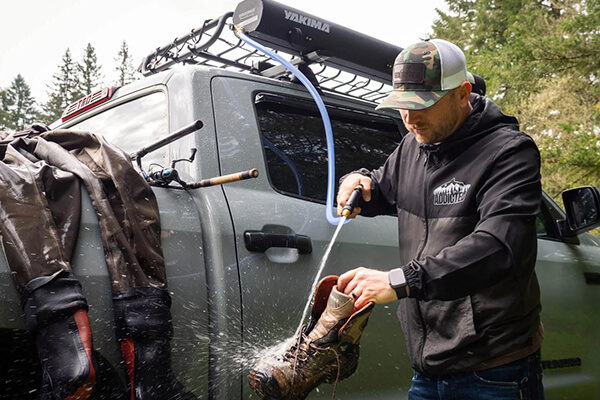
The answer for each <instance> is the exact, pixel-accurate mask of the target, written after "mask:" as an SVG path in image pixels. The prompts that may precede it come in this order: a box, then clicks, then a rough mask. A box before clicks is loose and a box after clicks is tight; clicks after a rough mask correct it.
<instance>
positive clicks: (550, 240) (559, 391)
mask: <svg viewBox="0 0 600 400" xmlns="http://www.w3.org/2000/svg"><path fill="white" fill-rule="evenodd" d="M564 219H565V215H564V213H563V212H562V210H561V209H560V208H559V206H558V205H557V204H556V203H555V202H554V201H553V200H552V199H550V197H549V196H547V195H544V201H543V202H542V213H541V214H540V216H539V217H538V223H537V225H538V256H537V264H536V273H537V276H538V280H539V282H540V287H541V293H542V322H543V324H544V342H543V343H542V365H543V367H544V388H545V394H546V398H547V399H549V400H552V399H600V339H599V338H600V313H599V312H598V305H599V304H600V238H598V237H597V236H593V235H590V234H582V235H579V236H577V237H573V238H562V237H561V235H560V233H559V231H558V226H557V224H556V221H557V220H564Z"/></svg>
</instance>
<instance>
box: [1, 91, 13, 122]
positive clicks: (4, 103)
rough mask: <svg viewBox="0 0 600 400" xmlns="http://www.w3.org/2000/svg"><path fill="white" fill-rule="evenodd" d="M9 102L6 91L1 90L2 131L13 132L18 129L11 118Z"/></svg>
mask: <svg viewBox="0 0 600 400" xmlns="http://www.w3.org/2000/svg"><path fill="white" fill-rule="evenodd" d="M7 100H8V99H7V97H6V90H0V130H13V129H15V128H16V126H15V124H14V123H13V122H12V119H11V118H10V112H9V111H8V104H7Z"/></svg>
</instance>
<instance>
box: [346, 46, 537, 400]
mask: <svg viewBox="0 0 600 400" xmlns="http://www.w3.org/2000/svg"><path fill="white" fill-rule="evenodd" d="M393 89H394V90H393V92H392V93H391V94H390V95H389V96H388V97H387V98H386V99H385V100H384V101H383V102H382V104H381V105H379V106H378V108H391V109H398V110H399V111H400V114H401V116H402V120H403V122H404V124H405V126H406V128H407V129H408V131H409V133H408V134H407V135H406V136H405V137H404V138H403V140H402V141H401V143H400V145H399V146H398V148H397V149H396V150H395V151H394V152H393V153H392V154H391V155H390V157H389V158H388V160H387V161H386V163H385V164H384V165H383V166H382V167H381V168H379V169H377V170H374V171H367V170H360V171H358V172H355V173H351V174H349V175H347V176H346V177H345V178H344V179H343V181H342V183H341V185H340V189H339V193H338V198H337V200H338V212H339V213H340V214H341V212H342V209H343V207H344V205H345V204H346V201H347V200H348V198H349V196H350V193H351V192H352V190H353V189H354V188H355V187H356V186H357V185H358V184H362V185H363V186H364V190H363V200H364V202H363V204H362V207H361V208H358V209H355V211H354V212H353V214H352V217H354V216H356V215H357V214H358V213H361V214H362V215H366V216H374V215H378V214H390V213H396V214H397V215H398V229H399V249H400V259H401V264H402V266H401V267H400V268H396V269H393V270H391V271H378V270H375V269H367V268H358V269H355V270H352V271H348V272H346V273H345V274H343V275H342V276H340V278H339V280H338V282H337V287H338V289H339V290H340V291H341V292H343V293H345V294H347V295H351V296H352V297H354V298H355V307H356V308H361V307H363V306H364V305H366V304H368V303H369V302H374V303H376V304H383V303H388V302H391V301H394V300H397V299H401V300H400V303H399V307H398V318H399V320H400V323H401V326H402V329H403V332H404V337H405V341H406V348H407V354H408V357H409V359H410V362H411V364H412V366H413V369H414V370H415V374H414V378H413V384H412V387H411V389H410V391H409V399H440V400H442V399H444V400H445V399H457V400H468V399H543V397H544V395H543V388H542V382H541V379H542V369H541V362H540V353H539V349H540V346H541V342H542V339H543V326H542V324H541V321H540V316H539V314H540V310H541V305H540V291H539V286H538V282H537V278H536V275H535V272H534V265H535V260H536V230H535V219H536V215H537V214H538V211H539V205H540V202H541V184H540V173H539V152H538V150H537V147H536V145H535V143H534V142H533V140H532V139H531V138H530V137H528V136H527V135H525V134H524V133H522V132H519V127H518V122H517V120H516V119H515V118H514V117H511V116H506V115H504V114H502V113H501V111H500V109H499V108H498V107H497V106H496V105H495V104H494V103H493V102H492V101H491V100H490V99H488V98H485V97H483V96H479V95H477V94H472V93H471V84H470V83H469V81H468V78H467V68H466V60H465V56H464V54H463V52H462V51H461V50H460V49H459V48H458V47H457V46H455V45H454V44H452V43H449V42H447V41H444V40H437V39H436V40H430V41H425V42H421V43H417V44H414V45H412V46H410V47H408V48H406V49H405V50H404V51H402V52H401V53H400V55H399V56H398V57H397V59H396V61H395V64H394V69H393Z"/></svg>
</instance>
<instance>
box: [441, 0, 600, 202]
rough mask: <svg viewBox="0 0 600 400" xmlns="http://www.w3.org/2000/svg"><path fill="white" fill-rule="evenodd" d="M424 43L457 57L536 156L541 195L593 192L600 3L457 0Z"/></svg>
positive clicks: (599, 103) (598, 138) (597, 156)
mask: <svg viewBox="0 0 600 400" xmlns="http://www.w3.org/2000/svg"><path fill="white" fill-rule="evenodd" d="M447 2H448V5H449V12H447V13H443V12H440V11H439V10H438V14H439V20H438V21H436V22H435V24H434V26H433V35H432V37H437V38H442V39H446V40H450V41H452V42H454V43H456V44H457V45H459V46H460V47H461V48H463V49H464V50H465V54H466V56H467V64H468V65H469V69H470V70H471V71H472V72H474V73H477V74H479V75H481V76H483V77H484V78H485V80H486V83H487V88H488V93H487V95H488V96H489V97H490V98H492V99H494V101H496V102H497V103H498V105H500V107H501V108H502V109H503V111H504V112H506V113H508V114H513V115H516V116H517V118H518V119H519V121H520V123H521V129H522V130H523V131H524V132H526V133H528V134H529V135H531V136H532V137H533V138H534V139H535V140H536V142H537V144H538V147H539V148H540V152H541V154H542V182H543V185H544V188H545V190H546V191H547V192H548V193H549V194H550V195H551V196H553V197H555V198H557V200H560V199H559V195H560V193H561V192H562V191H563V190H564V189H567V188H569V187H573V186H583V185H595V186H597V187H598V186H600V57H598V55H599V54H600V0H553V1H548V0H542V1H540V0H504V1H497V0H477V1H474V0H458V1H454V0H452V1H447Z"/></svg>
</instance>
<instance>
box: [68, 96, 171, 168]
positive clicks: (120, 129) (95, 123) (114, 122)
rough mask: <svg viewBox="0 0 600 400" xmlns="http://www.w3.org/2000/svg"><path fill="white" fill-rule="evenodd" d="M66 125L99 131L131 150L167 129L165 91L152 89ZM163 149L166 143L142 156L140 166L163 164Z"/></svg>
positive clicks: (148, 141)
mask: <svg viewBox="0 0 600 400" xmlns="http://www.w3.org/2000/svg"><path fill="white" fill-rule="evenodd" d="M69 129H73V130H82V131H88V132H92V133H95V134H100V135H102V136H104V138H106V139H107V140H108V141H109V142H110V143H112V144H114V145H116V146H118V147H119V148H120V149H121V150H123V151H125V152H126V153H127V154H131V153H133V152H136V151H138V150H140V149H141V148H142V147H144V146H147V145H149V144H151V143H153V142H155V141H157V140H158V139H161V138H163V137H165V136H166V135H167V134H168V133H169V131H168V121H167V102H166V98H165V94H164V93H163V92H154V93H151V94H149V95H147V96H144V97H139V98H136V99H134V100H131V101H128V102H127V103H122V104H119V105H117V106H115V107H113V108H110V109H108V110H106V111H104V112H102V113H100V114H96V115H93V116H91V117H90V118H88V119H86V120H84V121H81V122H78V123H77V124H75V125H73V126H70V127H69ZM166 149H167V147H165V148H164V149H159V150H157V151H155V152H152V153H149V154H148V155H146V156H145V157H144V159H143V162H144V167H145V168H147V166H148V165H149V164H150V163H158V164H160V165H163V166H164V165H166V164H168V161H167V152H166Z"/></svg>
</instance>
